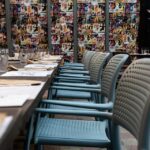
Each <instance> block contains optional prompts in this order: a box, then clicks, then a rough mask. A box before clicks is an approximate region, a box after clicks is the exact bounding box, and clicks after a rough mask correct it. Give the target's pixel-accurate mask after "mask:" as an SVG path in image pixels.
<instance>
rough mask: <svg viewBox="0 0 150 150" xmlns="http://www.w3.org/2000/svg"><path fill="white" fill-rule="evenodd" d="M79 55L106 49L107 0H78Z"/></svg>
mask: <svg viewBox="0 0 150 150" xmlns="http://www.w3.org/2000/svg"><path fill="white" fill-rule="evenodd" d="M77 3H78V12H77V14H78V57H79V59H80V57H82V54H83V52H84V50H92V51H105V0H78V1H77Z"/></svg>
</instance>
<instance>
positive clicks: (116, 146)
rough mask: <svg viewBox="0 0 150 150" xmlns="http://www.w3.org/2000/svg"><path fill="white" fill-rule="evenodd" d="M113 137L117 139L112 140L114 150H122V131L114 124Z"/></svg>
mask: <svg viewBox="0 0 150 150" xmlns="http://www.w3.org/2000/svg"><path fill="white" fill-rule="evenodd" d="M111 133H112V134H111V135H113V137H115V138H111V139H112V150H121V139H120V130H119V126H118V125H117V124H115V123H113V124H112V131H111Z"/></svg>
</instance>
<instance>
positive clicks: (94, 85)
mask: <svg viewBox="0 0 150 150" xmlns="http://www.w3.org/2000/svg"><path fill="white" fill-rule="evenodd" d="M53 85H54V86H55V85H56V86H70V87H82V88H101V85H100V84H86V83H66V82H54V83H53Z"/></svg>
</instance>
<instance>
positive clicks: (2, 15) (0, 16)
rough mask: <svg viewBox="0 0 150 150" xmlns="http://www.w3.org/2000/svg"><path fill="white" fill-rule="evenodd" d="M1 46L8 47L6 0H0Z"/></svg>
mask: <svg viewBox="0 0 150 150" xmlns="http://www.w3.org/2000/svg"><path fill="white" fill-rule="evenodd" d="M0 48H7V34H6V12H5V0H1V1H0Z"/></svg>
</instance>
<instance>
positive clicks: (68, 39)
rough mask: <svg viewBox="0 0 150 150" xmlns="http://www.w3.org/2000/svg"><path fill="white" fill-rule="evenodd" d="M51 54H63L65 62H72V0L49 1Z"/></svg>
mask: <svg viewBox="0 0 150 150" xmlns="http://www.w3.org/2000/svg"><path fill="white" fill-rule="evenodd" d="M50 13H51V18H52V26H51V43H52V54H56V55H57V54H61V55H62V54H63V55H64V59H65V61H73V59H74V57H73V55H74V48H73V40H74V39H73V28H74V27H73V0H53V1H51V12H50Z"/></svg>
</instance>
